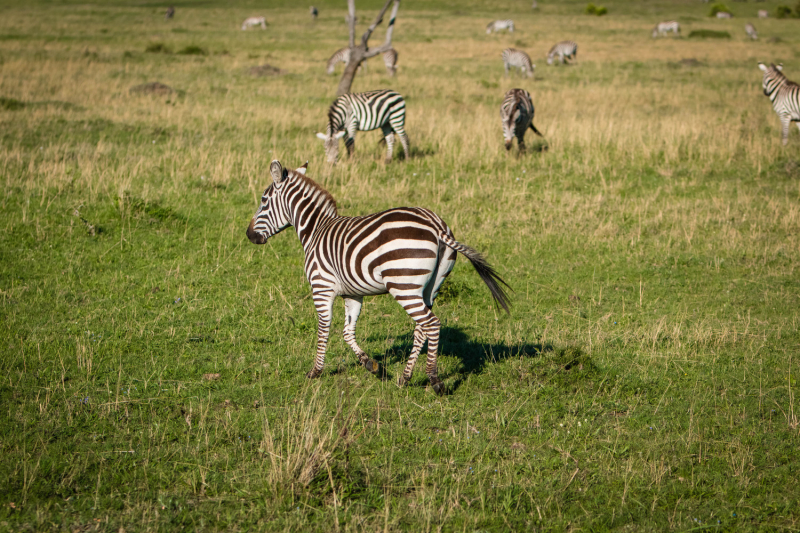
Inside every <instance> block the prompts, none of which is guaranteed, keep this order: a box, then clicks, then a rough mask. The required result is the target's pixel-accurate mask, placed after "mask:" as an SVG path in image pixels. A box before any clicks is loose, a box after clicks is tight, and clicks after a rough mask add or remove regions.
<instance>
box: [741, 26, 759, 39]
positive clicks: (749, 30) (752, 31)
mask: <svg viewBox="0 0 800 533" xmlns="http://www.w3.org/2000/svg"><path fill="white" fill-rule="evenodd" d="M744 32H745V33H746V34H747V36H748V37H750V38H751V39H753V40H754V41H755V40H756V39H758V32H757V31H756V27H755V26H753V25H752V24H750V23H749V22H748V23H747V24H745V25H744Z"/></svg>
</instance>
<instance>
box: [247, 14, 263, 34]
mask: <svg viewBox="0 0 800 533" xmlns="http://www.w3.org/2000/svg"><path fill="white" fill-rule="evenodd" d="M250 26H261V29H262V30H266V29H267V21H266V19H264V17H248V18H246V19H244V22H242V31H244V30H246V29H247V28H249V27H250Z"/></svg>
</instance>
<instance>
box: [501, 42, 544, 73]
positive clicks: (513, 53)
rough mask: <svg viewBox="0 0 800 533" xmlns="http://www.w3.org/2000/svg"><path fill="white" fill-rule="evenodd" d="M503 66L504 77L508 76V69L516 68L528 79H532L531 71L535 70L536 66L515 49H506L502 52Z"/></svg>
mask: <svg viewBox="0 0 800 533" xmlns="http://www.w3.org/2000/svg"><path fill="white" fill-rule="evenodd" d="M503 66H504V67H505V69H506V76H508V68H509V67H516V68H518V69H520V72H522V73H523V74H525V75H526V76H528V77H529V78H532V77H533V69H535V68H536V65H534V64H532V63H531V58H530V56H528V54H526V53H525V52H523V51H522V50H517V49H516V48H506V49H505V50H503Z"/></svg>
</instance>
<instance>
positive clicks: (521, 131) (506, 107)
mask: <svg viewBox="0 0 800 533" xmlns="http://www.w3.org/2000/svg"><path fill="white" fill-rule="evenodd" d="M533 113H534V110H533V101H531V95H530V93H529V92H528V91H526V90H524V89H511V90H510V91H508V92H507V93H506V95H505V97H504V98H503V103H502V104H501V105H500V119H501V120H502V122H503V139H505V143H506V150H511V143H512V142H513V140H514V137H516V138H517V147H518V148H519V153H520V154H524V153H525V132H526V131H528V128H530V129H532V130H533V132H534V133H535V134H536V135H538V136H539V137H542V134H541V133H539V130H537V129H536V126H534V125H533Z"/></svg>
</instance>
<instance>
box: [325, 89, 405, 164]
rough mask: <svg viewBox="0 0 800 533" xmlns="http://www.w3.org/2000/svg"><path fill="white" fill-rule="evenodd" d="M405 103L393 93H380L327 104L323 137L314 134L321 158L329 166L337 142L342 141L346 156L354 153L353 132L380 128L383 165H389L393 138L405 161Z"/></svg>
mask: <svg viewBox="0 0 800 533" xmlns="http://www.w3.org/2000/svg"><path fill="white" fill-rule="evenodd" d="M405 123H406V102H405V100H403V97H402V96H400V94H398V93H396V92H395V91H392V90H389V89H382V90H378V91H369V92H365V93H353V94H344V95H342V96H340V97H338V98H337V99H336V100H334V101H333V104H331V107H330V109H329V110H328V127H327V129H326V131H325V133H317V137H319V138H320V139H321V140H322V141H323V142H324V143H325V154H326V156H327V159H328V162H329V163H336V160H337V159H338V157H339V139H341V138H342V137H344V138H345V141H344V143H345V146H346V147H347V154H348V155H352V153H353V150H354V149H355V135H356V131H371V130H374V129H378V128H381V130H383V136H384V138H385V139H386V162H387V163H391V161H392V150H393V147H394V134H395V133H396V134H397V136H398V137H400V143H401V144H402V145H403V150H404V157H406V158H408V151H409V146H408V136H407V135H406V131H405Z"/></svg>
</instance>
